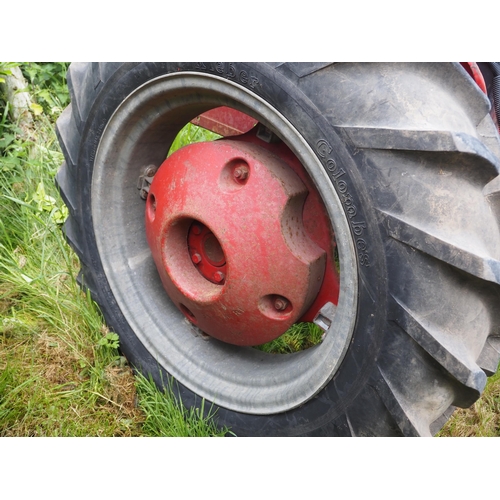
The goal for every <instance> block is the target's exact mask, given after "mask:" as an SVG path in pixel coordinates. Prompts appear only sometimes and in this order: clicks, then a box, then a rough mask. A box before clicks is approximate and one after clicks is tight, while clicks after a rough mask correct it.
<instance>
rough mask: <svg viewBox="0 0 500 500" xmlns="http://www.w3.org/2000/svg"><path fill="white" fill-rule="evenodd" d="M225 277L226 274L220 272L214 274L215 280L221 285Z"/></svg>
mask: <svg viewBox="0 0 500 500" xmlns="http://www.w3.org/2000/svg"><path fill="white" fill-rule="evenodd" d="M225 277H226V276H225V275H224V273H221V272H220V271H217V272H215V273H214V280H215V281H217V283H220V282H221V281H222V280H223V279H224V278H225Z"/></svg>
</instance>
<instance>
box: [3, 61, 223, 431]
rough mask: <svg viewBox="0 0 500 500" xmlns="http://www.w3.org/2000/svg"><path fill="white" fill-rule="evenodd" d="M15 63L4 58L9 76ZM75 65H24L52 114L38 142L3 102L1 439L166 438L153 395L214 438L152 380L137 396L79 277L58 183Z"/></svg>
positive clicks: (37, 124)
mask: <svg viewBox="0 0 500 500" xmlns="http://www.w3.org/2000/svg"><path fill="white" fill-rule="evenodd" d="M9 67H12V66H8V65H5V64H4V63H2V66H0V69H1V71H3V73H1V74H5V73H6V72H7V71H8V69H9ZM66 67H67V65H66V63H47V64H42V63H27V64H23V65H22V66H21V69H22V71H23V73H24V74H25V75H26V76H27V78H28V80H29V82H30V83H29V89H30V92H32V93H33V94H34V95H35V97H36V99H37V101H38V103H39V105H40V106H41V107H42V110H43V111H42V112H41V113H39V114H38V115H37V114H35V117H34V134H33V137H32V138H30V140H27V139H23V138H22V135H21V131H20V130H19V129H18V127H17V124H16V123H13V122H12V121H11V120H10V118H9V115H8V106H7V103H6V100H5V99H4V100H3V101H1V102H2V103H3V104H4V105H5V107H4V108H2V111H3V112H2V113H1V120H0V436H142V435H162V434H161V433H162V432H163V430H162V428H161V427H158V426H156V427H155V426H153V425H149V424H147V426H146V427H145V429H146V430H144V429H143V424H144V422H146V421H147V422H151V421H152V418H153V417H152V416H150V415H149V414H148V411H149V408H150V407H151V408H156V406H154V405H153V406H151V405H150V404H149V403H148V401H149V400H148V398H151V397H152V398H154V399H155V401H156V403H155V404H156V405H160V407H163V406H168V405H170V407H171V408H172V409H171V411H170V412H169V414H168V417H165V418H172V419H174V420H175V421H176V425H178V424H179V422H180V421H181V420H182V419H184V418H186V419H187V420H186V422H188V424H187V425H188V426H189V427H190V428H194V427H196V426H199V429H201V430H198V431H196V434H194V435H200V433H203V432H206V433H205V434H201V435H211V434H210V433H212V432H213V430H214V429H215V427H213V424H210V423H209V422H208V420H207V419H204V418H203V417H202V416H198V415H194V416H193V415H191V416H190V415H189V413H186V411H185V410H184V409H182V407H181V406H176V405H177V402H173V401H171V400H170V399H169V398H172V397H173V396H172V395H171V394H168V393H162V392H160V391H158V390H157V389H156V387H155V386H154V385H150V386H149V387H148V386H147V384H148V383H149V382H147V381H146V382H144V381H142V382H141V384H140V389H141V391H142V392H141V396H139V397H138V390H136V380H135V378H134V375H133V373H132V370H131V368H130V366H128V364H127V360H126V359H125V358H124V357H123V356H120V354H119V350H118V348H119V338H118V335H117V334H116V333H113V332H110V331H109V330H108V329H107V327H106V326H105V325H104V322H103V318H102V316H101V314H100V311H99V308H98V307H97V306H96V304H95V303H94V302H93V301H92V299H91V297H90V295H89V294H88V293H83V292H82V291H81V289H80V287H79V285H78V283H77V279H76V278H77V275H78V270H79V267H80V263H79V262H78V259H77V258H76V256H75V254H74V253H73V251H72V250H71V249H70V248H69V246H68V245H67V243H66V241H65V240H64V236H63V233H62V231H61V224H62V223H63V221H64V219H65V218H66V216H67V208H66V207H65V206H64V203H63V201H62V200H61V198H60V196H59V193H58V191H57V189H56V186H55V184H54V177H55V174H56V172H57V170H58V168H59V166H60V165H61V163H62V162H63V155H62V154H61V151H60V148H59V145H58V143H57V140H56V138H55V133H54V123H55V120H56V119H57V117H58V115H59V113H60V112H61V110H62V107H63V106H65V105H66V104H67V103H68V101H69V95H68V91H67V88H66V85H65V84H64V85H63V79H62V78H63V71H64V70H65V68H66ZM0 99H1V97H0ZM142 398H145V399H144V403H142V402H141V401H142ZM138 399H139V403H138ZM141 405H142V406H141ZM176 409H177V410H176ZM176 412H177V413H176ZM154 418H159V419H160V420H161V418H162V416H161V415H156V414H155V416H154ZM197 420H199V422H197ZM205 420H207V421H206V425H205V424H204V423H203V422H205ZM163 425H168V422H164V424H163ZM203 425H205V427H203ZM172 428H174V427H172ZM155 429H156V430H155ZM203 429H205V431H203ZM214 432H215V431H214ZM218 432H219V431H217V433H218ZM170 435H172V434H170Z"/></svg>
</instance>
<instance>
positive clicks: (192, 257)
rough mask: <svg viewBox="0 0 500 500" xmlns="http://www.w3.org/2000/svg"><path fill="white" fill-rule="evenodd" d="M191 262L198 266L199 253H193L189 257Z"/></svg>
mask: <svg viewBox="0 0 500 500" xmlns="http://www.w3.org/2000/svg"><path fill="white" fill-rule="evenodd" d="M191 260H192V261H193V262H194V263H195V264H199V263H200V262H201V255H200V254H199V253H194V254H193V255H191Z"/></svg>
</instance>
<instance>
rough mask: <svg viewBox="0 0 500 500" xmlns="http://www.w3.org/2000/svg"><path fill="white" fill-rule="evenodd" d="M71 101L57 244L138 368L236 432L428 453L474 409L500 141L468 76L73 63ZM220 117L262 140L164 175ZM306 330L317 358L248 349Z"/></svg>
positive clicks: (192, 156)
mask: <svg viewBox="0 0 500 500" xmlns="http://www.w3.org/2000/svg"><path fill="white" fill-rule="evenodd" d="M68 83H69V88H70V92H71V98H72V102H71V104H70V106H69V107H68V108H67V109H66V110H65V111H64V113H63V114H62V115H61V117H60V119H59V120H58V123H57V130H58V136H59V140H60V143H61V147H62V149H63V152H64V155H65V160H66V161H65V163H64V164H63V166H62V167H61V169H60V171H59V173H58V175H57V183H58V185H59V187H60V190H61V194H62V196H63V198H64V200H65V202H66V204H67V205H68V207H69V211H70V216H69V218H68V220H67V222H66V224H65V232H66V236H67V238H68V241H69V242H70V244H71V245H72V247H73V248H74V249H75V251H76V253H77V254H78V256H79V257H80V260H81V264H82V271H81V275H80V279H81V282H82V284H83V286H85V287H87V288H88V289H89V290H90V292H91V294H92V296H93V298H94V300H95V301H96V302H97V303H98V304H99V306H100V307H101V310H102V312H103V314H104V317H105V319H106V322H107V323H108V325H109V326H110V327H111V328H112V329H113V330H114V331H116V332H117V333H118V334H119V335H120V341H121V349H122V351H123V353H124V354H125V356H126V357H127V358H128V359H129V361H130V362H131V363H132V364H133V365H134V366H135V367H136V368H137V369H139V370H142V371H143V372H145V373H150V374H151V375H152V376H153V378H154V379H155V380H156V381H157V383H158V384H161V383H162V381H163V382H165V380H167V379H168V378H169V377H173V378H174V379H175V380H176V381H177V383H176V387H177V390H178V393H179V396H180V397H181V399H182V401H183V403H184V404H185V405H186V406H200V404H201V401H202V398H204V399H206V400H208V401H210V402H212V403H214V406H215V407H216V408H217V416H216V418H217V419H218V421H219V422H220V424H221V425H226V426H228V427H230V428H231V429H232V431H233V432H234V433H235V434H237V435H270V436H273V435H332V436H344V435H359V436H366V435H383V436H386V435H405V436H414V435H431V434H433V433H435V432H436V431H437V430H438V429H439V428H440V427H441V426H442V425H443V424H444V422H445V421H446V419H447V418H448V417H449V415H450V414H451V412H452V411H453V409H454V407H457V406H459V407H466V406H469V405H471V404H472V403H473V402H474V401H475V400H476V399H477V398H478V397H479V396H480V394H481V392H482V390H483V388H484V386H485V383H486V375H490V374H492V373H494V372H495V371H496V368H497V364H498V360H499V357H500V354H499V344H498V340H499V337H498V331H499V324H500V322H499V319H500V318H499V313H498V299H499V291H500V288H499V283H500V228H499V221H498V216H499V214H500V211H499V208H500V197H499V193H500V177H499V167H500V160H499V156H500V154H499V152H500V142H499V137H498V133H497V131H496V129H495V127H494V125H493V122H492V120H491V118H490V116H489V109H490V103H489V101H488V99H487V98H486V97H485V96H484V94H482V93H481V91H480V90H479V89H478V88H477V86H476V84H475V83H474V81H473V80H472V79H471V78H470V77H469V76H468V75H467V73H466V72H465V70H463V68H462V67H461V66H460V65H458V64H346V63H340V64H325V63H321V64H312V63H304V64H260V63H258V64H249V63H139V64H137V63H126V64H114V63H99V64H97V63H95V64H94V63H92V64H90V63H78V64H72V65H71V67H70V69H69V73H68ZM220 106H227V107H230V108H233V109H235V110H238V111H241V112H243V113H245V114H247V115H249V116H251V117H252V118H254V119H255V120H257V121H258V122H259V124H260V125H259V126H260V127H262V130H263V133H254V134H253V135H252V134H250V133H249V134H250V135H252V137H251V138H250V135H244V136H240V137H230V138H226V139H224V140H223V141H216V142H215V143H212V144H201V145H196V147H194V146H188V147H187V148H184V150H181V151H179V152H178V154H177V156H175V155H172V157H170V158H169V159H167V160H165V159H166V157H167V153H168V151H169V148H170V146H171V144H172V142H173V140H174V139H175V137H176V135H177V133H178V132H179V130H180V129H181V128H182V127H183V126H184V125H185V124H186V123H188V122H189V121H190V120H192V119H194V118H195V117H197V116H199V115H200V114H202V113H204V112H206V111H208V110H210V109H213V108H217V107H220ZM273 144H278V145H277V146H276V145H275V146H273ZM158 167H159V169H158ZM156 169H158V173H157V174H156V175H155V176H154V178H153V180H152V183H151V186H149V183H147V185H144V179H146V180H148V179H149V180H151V177H153V175H152V174H153V173H155V172H156ZM138 181H139V182H142V183H143V184H142V185H143V186H146V189H145V192H144V193H143V194H144V197H146V198H147V199H146V202H144V200H143V199H142V198H141V197H140V196H139V194H138V190H137V183H138ZM183 185H185V186H187V187H186V188H183V187H182V186H183ZM148 191H149V192H148ZM310 200H313V201H312V202H311V201H310ZM314 200H315V201H314ZM308 203H309V204H310V203H314V208H310V206H308ZM320 234H321V235H323V236H316V235H320ZM335 252H337V253H338V266H339V269H340V271H339V273H337V272H336V266H335ZM309 317H310V318H312V317H314V318H315V321H316V322H317V323H318V324H319V325H321V326H322V327H323V328H324V329H325V335H324V338H323V340H322V342H321V343H320V344H318V345H316V346H314V347H311V348H309V349H307V350H305V351H302V352H297V353H294V354H289V355H273V354H268V353H265V352H262V351H259V350H257V349H253V348H252V347H251V346H253V345H255V344H256V343H262V341H266V340H268V339H269V338H271V337H272V338H274V337H276V336H277V335H279V333H280V332H282V331H283V330H284V329H286V328H287V327H288V326H289V325H290V324H292V323H294V322H296V321H299V320H301V319H303V318H309ZM202 330H203V331H202ZM205 333H209V335H208V336H207V335H206V334H205ZM205 406H206V407H207V405H205Z"/></svg>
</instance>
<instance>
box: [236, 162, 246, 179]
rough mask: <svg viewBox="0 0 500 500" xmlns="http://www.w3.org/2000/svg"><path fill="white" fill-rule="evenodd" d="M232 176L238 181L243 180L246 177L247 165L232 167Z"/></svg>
mask: <svg viewBox="0 0 500 500" xmlns="http://www.w3.org/2000/svg"><path fill="white" fill-rule="evenodd" d="M234 178H235V179H237V180H238V181H240V182H241V181H244V180H246V179H247V178H248V167H246V166H244V165H241V166H239V167H236V168H235V169H234Z"/></svg>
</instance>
